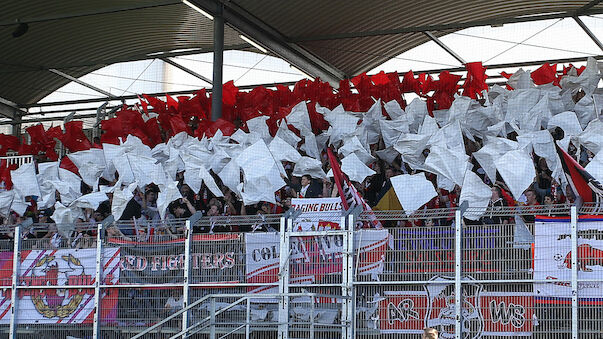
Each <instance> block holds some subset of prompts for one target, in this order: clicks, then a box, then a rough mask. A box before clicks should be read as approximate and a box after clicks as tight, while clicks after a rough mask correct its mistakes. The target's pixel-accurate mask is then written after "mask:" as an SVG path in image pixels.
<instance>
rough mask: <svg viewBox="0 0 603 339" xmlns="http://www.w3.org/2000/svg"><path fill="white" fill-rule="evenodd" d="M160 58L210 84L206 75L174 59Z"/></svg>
mask: <svg viewBox="0 0 603 339" xmlns="http://www.w3.org/2000/svg"><path fill="white" fill-rule="evenodd" d="M161 60H162V61H163V62H165V63H167V64H170V65H172V66H174V67H176V68H179V69H181V70H183V71H185V72H186V73H188V74H190V75H192V76H194V77H196V78H199V79H201V80H203V81H205V82H207V83H208V84H210V85H211V79H208V78H207V77H204V76H203V75H201V74H199V73H197V72H195V71H193V70H192V69H190V68H188V67H185V66H183V65H181V64H179V63H177V62H176V61H174V60H172V59H170V58H161Z"/></svg>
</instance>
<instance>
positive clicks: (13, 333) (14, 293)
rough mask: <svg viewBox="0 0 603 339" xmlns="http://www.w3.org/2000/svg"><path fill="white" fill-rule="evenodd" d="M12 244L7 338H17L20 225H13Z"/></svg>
mask: <svg viewBox="0 0 603 339" xmlns="http://www.w3.org/2000/svg"><path fill="white" fill-rule="evenodd" d="M14 237H15V238H14V240H15V242H14V245H13V278H12V282H11V295H10V330H9V336H8V337H9V338H10V339H15V338H17V302H18V301H19V296H18V288H17V287H18V281H19V264H20V263H21V227H19V226H17V227H15V234H14Z"/></svg>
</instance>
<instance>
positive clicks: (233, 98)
mask: <svg viewBox="0 0 603 339" xmlns="http://www.w3.org/2000/svg"><path fill="white" fill-rule="evenodd" d="M237 93H239V88H237V86H235V85H234V81H233V80H230V81H229V82H227V83H225V84H224V85H222V102H223V103H224V105H228V106H234V105H235V104H236V103H237Z"/></svg>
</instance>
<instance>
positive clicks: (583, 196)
mask: <svg viewBox="0 0 603 339" xmlns="http://www.w3.org/2000/svg"><path fill="white" fill-rule="evenodd" d="M555 148H556V149H557V154H558V155H559V159H561V165H562V167H563V172H564V173H565V176H566V178H567V181H568V183H569V187H570V188H571V190H572V192H573V193H574V195H575V196H576V198H577V199H576V205H577V206H580V205H581V204H582V203H588V204H594V205H595V207H596V208H597V210H600V209H601V208H602V207H603V186H601V183H599V182H598V181H597V180H596V179H595V178H594V177H593V176H592V175H591V174H590V173H588V172H587V171H586V170H585V169H584V168H583V167H582V166H581V165H580V164H579V163H578V162H577V161H576V160H574V158H572V157H571V156H570V155H569V154H567V152H565V151H564V150H563V149H562V148H561V147H559V145H557V143H555Z"/></svg>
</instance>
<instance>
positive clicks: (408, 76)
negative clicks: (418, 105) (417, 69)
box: [400, 70, 421, 95]
mask: <svg viewBox="0 0 603 339" xmlns="http://www.w3.org/2000/svg"><path fill="white" fill-rule="evenodd" d="M401 86H402V87H401V88H400V91H401V92H402V93H411V92H415V93H417V95H419V94H421V89H420V83H419V80H418V79H415V75H414V73H413V72H412V70H411V71H408V72H406V73H404V77H403V79H402V85H401Z"/></svg>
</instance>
